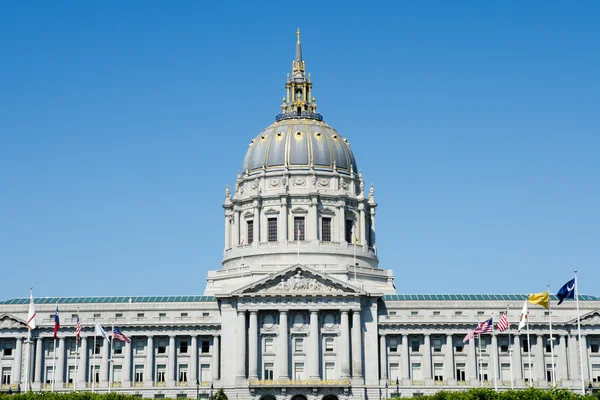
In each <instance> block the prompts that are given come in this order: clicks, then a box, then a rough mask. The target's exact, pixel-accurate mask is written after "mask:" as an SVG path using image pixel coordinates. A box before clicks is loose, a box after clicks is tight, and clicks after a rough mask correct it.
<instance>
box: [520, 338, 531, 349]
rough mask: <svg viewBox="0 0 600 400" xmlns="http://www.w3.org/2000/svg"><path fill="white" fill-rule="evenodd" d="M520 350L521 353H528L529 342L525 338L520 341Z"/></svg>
mask: <svg viewBox="0 0 600 400" xmlns="http://www.w3.org/2000/svg"><path fill="white" fill-rule="evenodd" d="M521 348H522V349H523V353H529V342H528V341H527V338H526V337H524V338H522V339H521Z"/></svg>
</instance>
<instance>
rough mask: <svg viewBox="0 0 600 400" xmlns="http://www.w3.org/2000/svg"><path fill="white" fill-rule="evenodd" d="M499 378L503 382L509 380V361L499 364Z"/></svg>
mask: <svg viewBox="0 0 600 400" xmlns="http://www.w3.org/2000/svg"><path fill="white" fill-rule="evenodd" d="M500 378H501V379H502V381H504V382H510V363H502V364H500Z"/></svg>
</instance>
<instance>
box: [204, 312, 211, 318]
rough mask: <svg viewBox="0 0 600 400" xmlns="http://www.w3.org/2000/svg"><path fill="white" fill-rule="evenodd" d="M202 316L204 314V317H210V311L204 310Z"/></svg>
mask: <svg viewBox="0 0 600 400" xmlns="http://www.w3.org/2000/svg"><path fill="white" fill-rule="evenodd" d="M202 316H203V317H210V313H208V312H203V313H202Z"/></svg>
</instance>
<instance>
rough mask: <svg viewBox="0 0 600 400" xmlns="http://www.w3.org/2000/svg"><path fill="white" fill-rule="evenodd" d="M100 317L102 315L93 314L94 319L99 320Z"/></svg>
mask: <svg viewBox="0 0 600 400" xmlns="http://www.w3.org/2000/svg"><path fill="white" fill-rule="evenodd" d="M101 316H102V314H94V318H100V317H101ZM53 317H54V316H53Z"/></svg>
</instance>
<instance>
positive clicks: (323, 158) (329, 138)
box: [243, 119, 357, 174]
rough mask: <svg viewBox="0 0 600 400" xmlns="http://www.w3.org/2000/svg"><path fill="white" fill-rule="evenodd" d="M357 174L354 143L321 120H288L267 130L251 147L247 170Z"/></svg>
mask: <svg viewBox="0 0 600 400" xmlns="http://www.w3.org/2000/svg"><path fill="white" fill-rule="evenodd" d="M310 167H314V169H315V170H331V171H332V170H333V169H334V168H335V169H336V170H337V171H338V172H340V173H350V170H351V169H352V170H353V171H357V168H356V161H355V160H354V155H353V154H352V150H351V149H350V143H348V140H346V139H345V138H344V137H343V136H342V135H340V134H339V133H338V132H337V131H336V130H335V129H333V128H332V127H330V126H329V125H327V124H326V123H324V122H322V121H319V120H317V119H284V120H280V121H278V122H275V123H274V124H272V125H271V126H269V127H268V128H266V129H265V130H263V131H262V132H261V133H260V134H259V135H258V136H257V137H256V138H254V139H253V140H252V141H251V142H250V145H249V148H248V151H247V153H246V157H245V158H244V164H243V171H244V172H247V173H248V174H252V173H253V172H256V171H262V170H263V169H266V170H277V169H285V168H288V169H308V168H310Z"/></svg>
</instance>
